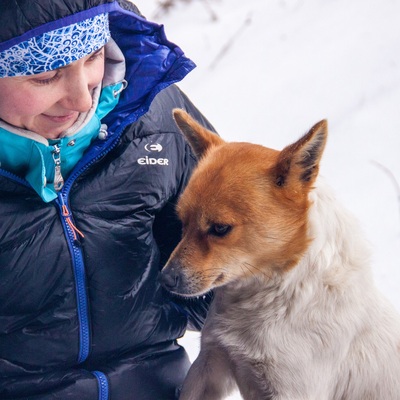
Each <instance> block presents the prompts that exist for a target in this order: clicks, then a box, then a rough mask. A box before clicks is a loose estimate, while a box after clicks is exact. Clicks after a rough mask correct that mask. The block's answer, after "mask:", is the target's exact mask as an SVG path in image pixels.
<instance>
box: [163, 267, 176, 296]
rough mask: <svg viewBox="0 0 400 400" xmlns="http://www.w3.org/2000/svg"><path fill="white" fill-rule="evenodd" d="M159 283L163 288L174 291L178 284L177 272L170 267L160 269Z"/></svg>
mask: <svg viewBox="0 0 400 400" xmlns="http://www.w3.org/2000/svg"><path fill="white" fill-rule="evenodd" d="M161 284H162V285H163V286H164V287H165V289H167V290H170V291H174V289H176V288H177V287H178V286H179V274H177V273H176V271H175V270H174V269H173V268H171V269H168V270H162V271H161Z"/></svg>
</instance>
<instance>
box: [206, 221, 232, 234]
mask: <svg viewBox="0 0 400 400" xmlns="http://www.w3.org/2000/svg"><path fill="white" fill-rule="evenodd" d="M231 230H232V226H231V225H225V224H212V225H211V227H210V230H209V231H208V232H209V233H210V235H214V236H218V237H222V236H225V235H227V234H228V233H229V232H230V231H231Z"/></svg>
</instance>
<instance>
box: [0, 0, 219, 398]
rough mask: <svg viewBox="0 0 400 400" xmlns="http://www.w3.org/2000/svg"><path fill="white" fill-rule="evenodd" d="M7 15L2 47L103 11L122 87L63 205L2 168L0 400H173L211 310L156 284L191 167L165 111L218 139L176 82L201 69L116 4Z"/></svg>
mask: <svg viewBox="0 0 400 400" xmlns="http://www.w3.org/2000/svg"><path fill="white" fill-rule="evenodd" d="M15 4H18V7H16V6H15ZM3 7H4V8H3ZM131 9H133V10H134V6H131ZM3 10H8V11H7V20H9V27H5V26H2V27H1V34H0V40H1V41H2V42H3V43H4V42H5V41H8V40H15V38H16V37H17V36H18V35H21V34H23V33H26V32H28V33H29V32H31V31H32V32H33V33H32V35H34V32H35V29H37V27H40V26H41V25H43V23H46V22H49V23H50V24H53V25H51V26H52V27H53V29H54V27H56V26H57V24H58V23H59V21H63V20H64V19H65V18H67V19H68V18H69V17H71V15H77V13H81V14H79V15H82V18H87V16H88V15H94V14H96V13H99V12H100V11H101V12H108V13H109V18H110V28H111V34H112V37H113V39H114V40H115V42H116V43H117V45H118V46H119V48H120V49H121V50H122V52H123V53H124V56H125V59H126V65H127V73H126V76H125V79H126V80H127V81H128V87H127V89H126V90H125V91H124V92H123V93H122V95H121V98H120V101H119V103H118V105H117V106H116V108H115V109H114V110H113V111H112V112H111V113H110V114H108V115H107V117H106V118H105V120H104V121H102V122H104V123H105V124H106V125H107V127H108V128H107V135H106V136H105V135H102V136H101V137H100V138H99V139H97V140H95V141H94V142H93V144H92V145H91V146H90V147H89V149H88V150H87V151H86V153H85V154H84V156H83V158H82V159H81V161H80V162H79V163H78V164H77V165H76V167H75V168H74V170H73V171H72V173H71V174H70V175H69V177H68V179H67V180H66V182H65V185H64V187H63V189H62V190H61V192H60V193H59V195H58V197H57V199H56V200H54V201H51V202H48V203H46V202H44V201H43V200H42V199H41V198H40V197H39V196H38V194H37V193H36V192H35V191H34V190H33V189H32V188H31V187H30V185H29V184H28V183H27V181H26V180H25V179H24V178H23V177H21V176H18V175H16V174H14V173H13V172H12V171H8V170H4V169H0V399H2V400H6V399H32V400H33V399H41V400H47V399H48V400H50V399H51V400H55V399H60V400H61V399H62V400H65V399H74V400H95V399H101V400H106V399H110V400H128V399H130V400H168V399H174V398H175V396H176V389H177V388H178V387H179V386H180V385H181V384H182V381H183V379H184V377H185V375H186V372H187V370H188V368H189V361H188V357H187V355H186V353H185V351H184V349H182V348H181V347H180V346H179V345H178V344H177V342H176V339H177V338H179V337H180V336H182V335H183V334H184V332H185V329H186V328H187V324H188V323H189V324H191V325H192V326H193V327H194V328H196V329H200V328H201V326H202V323H203V321H204V318H205V315H206V312H207V308H208V303H209V301H210V297H209V296H208V297H207V298H205V299H200V300H198V301H195V302H185V301H183V300H179V299H176V298H171V297H170V295H169V294H167V293H166V292H165V291H164V290H163V289H162V288H161V286H160V283H159V280H158V275H159V270H160V268H161V267H162V265H163V263H164V262H165V261H166V259H167V258H168V256H169V254H170V252H171V251H172V249H173V248H174V246H175V245H176V243H177V242H178V241H179V238H180V224H179V222H178V221H177V219H176V216H175V212H174V205H175V203H176V200H177V198H178V197H179V195H180V193H181V192H182V190H183V189H184V187H185V185H186V183H187V181H188V179H189V177H190V174H191V171H192V169H193V167H194V165H195V159H194V157H193V155H192V153H191V151H190V148H189V147H188V145H187V144H186V143H185V141H184V139H183V137H182V135H181V134H180V133H179V132H178V130H177V128H176V126H175V124H174V122H173V119H172V113H171V111H172V109H173V108H175V107H180V108H184V109H186V110H187V111H188V112H189V113H191V114H192V115H193V116H194V117H195V118H196V119H198V120H199V121H200V122H201V123H202V124H203V125H205V126H207V127H208V128H210V129H212V127H211V126H210V125H209V123H208V122H207V121H206V120H205V119H204V118H203V116H202V115H201V114H200V113H199V112H198V111H197V109H196V108H195V107H194V106H193V105H192V104H191V102H190V101H189V100H188V98H187V97H186V96H185V95H184V94H183V93H182V92H181V91H180V90H179V89H178V88H177V87H176V86H175V85H174V83H175V82H177V81H179V80H180V79H182V78H183V76H185V75H186V74H187V73H188V72H189V71H190V70H191V69H192V68H193V64H192V63H191V61H189V60H188V59H186V58H185V57H184V55H183V54H182V52H181V50H180V49H179V48H177V47H176V46H175V45H173V44H172V43H170V42H168V41H167V40H166V38H165V36H164V33H163V30H162V28H161V27H160V26H158V25H156V24H153V23H150V22H148V21H146V20H145V19H143V18H142V17H140V16H138V15H137V14H135V13H134V12H132V11H130V10H126V9H123V8H121V7H120V5H119V4H118V3H117V2H114V1H105V0H68V1H67V0H38V1H34V2H30V1H29V2H27V1H22V0H21V1H18V0H6V1H3V2H2V11H1V12H2V13H3ZM10 10H14V12H13V13H12V12H11V11H10ZM2 21H5V19H4V18H2ZM8 28H10V29H8ZM0 50H1V43H0ZM78 230H79V232H78ZM81 234H82V235H81ZM82 236H83V237H82Z"/></svg>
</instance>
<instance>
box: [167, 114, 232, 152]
mask: <svg viewBox="0 0 400 400" xmlns="http://www.w3.org/2000/svg"><path fill="white" fill-rule="evenodd" d="M173 116H174V119H175V122H176V125H177V126H178V128H179V129H180V130H181V132H182V133H183V135H184V136H185V137H186V139H187V141H188V142H189V144H190V147H191V148H192V149H193V152H194V154H195V155H196V157H197V158H201V157H202V156H203V155H204V154H205V152H206V151H207V150H208V149H209V148H210V147H212V146H218V145H220V144H223V143H225V142H224V141H223V140H222V139H221V138H220V137H219V136H218V135H217V134H215V133H213V132H211V131H209V130H208V129H206V128H204V127H203V126H201V125H200V124H199V123H198V122H197V121H195V120H194V119H193V118H192V117H191V116H190V115H189V114H188V113H187V112H186V111H184V110H182V109H180V108H175V109H174V110H173Z"/></svg>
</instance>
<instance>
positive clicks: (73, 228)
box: [58, 194, 85, 242]
mask: <svg viewBox="0 0 400 400" xmlns="http://www.w3.org/2000/svg"><path fill="white" fill-rule="evenodd" d="M58 197H59V199H60V202H61V211H62V216H63V217H64V218H65V222H66V223H67V225H68V226H69V227H70V229H71V232H72V235H73V237H74V240H75V241H77V242H79V241H78V235H79V236H80V237H81V238H84V237H85V235H84V234H83V233H82V232H81V231H80V230H79V229H78V228H77V227H76V226H75V225H74V223H73V222H72V218H71V212H70V211H69V209H68V206H67V205H66V204H65V202H64V199H63V197H62V195H61V194H59V195H58ZM77 234H78V235H77Z"/></svg>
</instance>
